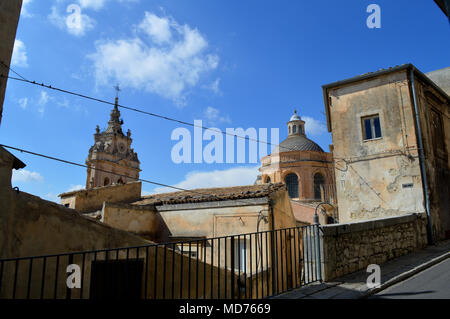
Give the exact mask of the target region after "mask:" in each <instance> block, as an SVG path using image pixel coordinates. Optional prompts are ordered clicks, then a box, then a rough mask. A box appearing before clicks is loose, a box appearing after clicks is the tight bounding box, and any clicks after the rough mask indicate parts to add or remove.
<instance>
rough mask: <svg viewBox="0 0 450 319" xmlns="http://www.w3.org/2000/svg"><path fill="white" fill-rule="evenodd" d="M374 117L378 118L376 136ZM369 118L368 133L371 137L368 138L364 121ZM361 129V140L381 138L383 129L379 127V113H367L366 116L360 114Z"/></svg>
mask: <svg viewBox="0 0 450 319" xmlns="http://www.w3.org/2000/svg"><path fill="white" fill-rule="evenodd" d="M375 119H378V123H379V130H380V136H377V134H376V131H377V130H376V128H375ZM367 120H369V123H370V134H371V137H370V138H368V137H367V134H366V133H367V130H366V121H367ZM361 130H362V138H363V141H364V142H365V141H373V140H378V139H382V138H383V130H382V129H381V118H380V114H378V113H377V114H373V115H368V116H361Z"/></svg>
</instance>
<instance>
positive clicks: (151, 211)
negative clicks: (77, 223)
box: [101, 202, 170, 242]
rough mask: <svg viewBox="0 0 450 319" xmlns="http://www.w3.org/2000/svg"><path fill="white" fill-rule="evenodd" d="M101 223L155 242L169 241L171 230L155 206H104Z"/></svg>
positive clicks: (113, 204) (112, 204)
mask: <svg viewBox="0 0 450 319" xmlns="http://www.w3.org/2000/svg"><path fill="white" fill-rule="evenodd" d="M101 221H102V222H103V223H105V224H107V225H109V226H111V227H114V228H117V229H122V230H125V231H128V232H131V233H133V234H136V235H138V236H140V237H143V238H146V239H149V240H151V241H154V242H164V241H168V238H169V234H170V232H169V230H168V228H167V226H166V223H165V222H164V220H163V219H162V218H161V215H160V214H159V213H158V212H157V211H156V210H155V208H154V207H153V206H136V205H129V204H118V203H107V202H105V203H104V204H103V209H102V212H101Z"/></svg>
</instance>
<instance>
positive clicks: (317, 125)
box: [301, 116, 327, 136]
mask: <svg viewBox="0 0 450 319" xmlns="http://www.w3.org/2000/svg"><path fill="white" fill-rule="evenodd" d="M301 118H302V120H303V121H305V131H306V134H307V135H311V136H319V135H322V134H323V133H325V132H326V131H327V126H326V125H325V123H323V122H322V121H319V120H316V119H314V118H312V117H309V116H302V117H301Z"/></svg>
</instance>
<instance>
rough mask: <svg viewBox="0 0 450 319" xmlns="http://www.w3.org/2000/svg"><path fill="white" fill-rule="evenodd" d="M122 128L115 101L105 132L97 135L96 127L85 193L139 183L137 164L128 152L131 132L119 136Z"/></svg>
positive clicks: (131, 152) (129, 151) (136, 158)
mask: <svg viewBox="0 0 450 319" xmlns="http://www.w3.org/2000/svg"><path fill="white" fill-rule="evenodd" d="M122 124H123V120H121V119H120V111H119V109H118V97H116V100H115V105H114V109H113V110H112V111H111V117H110V120H109V122H108V127H107V129H106V130H105V131H103V132H100V128H99V126H98V125H97V128H96V133H95V134H94V139H95V143H94V145H93V146H92V147H91V148H90V149H89V156H88V158H87V160H86V164H87V165H88V166H89V168H88V170H87V177H86V189H91V188H95V187H100V186H108V185H111V184H115V183H116V184H125V183H128V182H130V181H135V180H138V179H139V172H140V169H139V164H140V163H139V160H138V156H137V154H136V153H135V152H134V150H133V149H132V148H131V142H132V141H133V140H132V139H131V131H130V130H128V132H127V135H125V134H123V132H122ZM109 172H111V173H109Z"/></svg>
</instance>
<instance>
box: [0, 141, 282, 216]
mask: <svg viewBox="0 0 450 319" xmlns="http://www.w3.org/2000/svg"><path fill="white" fill-rule="evenodd" d="M0 146H1V147H4V148H8V149H11V150H15V151H19V152H22V153H27V154H31V155H34V156H38V157H43V158H46V159H50V160H53V161H57V162H61V163H64V164H69V165H74V166H78V167H83V168H90V169H93V170H95V171H99V172H103V173H109V174H113V175H116V176H120V177H126V178H130V176H127V175H123V174H118V173H114V172H111V171H108V170H105V169H101V168H97V167H92V166H89V165H84V164H80V163H76V162H72V161H68V160H65V159H61V158H57V157H53V156H49V155H45V154H41V153H36V152H32V151H28V150H25V149H22V148H18V147H14V146H9V145H4V144H0ZM133 180H136V181H140V182H144V183H149V184H153V185H157V186H163V187H167V188H172V189H176V190H178V191H183V192H190V193H194V194H198V195H203V196H211V194H207V193H202V192H199V191H195V190H189V189H185V188H181V187H176V186H171V185H167V184H163V183H158V182H154V181H151V180H147V179H143V178H133ZM155 195H158V194H155ZM152 196H153V195H152ZM144 199H145V198H144ZM233 200H234V201H236V202H241V203H244V204H248V202H246V201H243V200H239V199H233ZM280 211H282V212H283V213H285V214H286V212H285V211H283V210H280Z"/></svg>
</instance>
